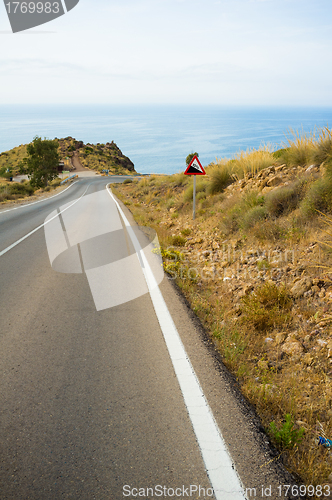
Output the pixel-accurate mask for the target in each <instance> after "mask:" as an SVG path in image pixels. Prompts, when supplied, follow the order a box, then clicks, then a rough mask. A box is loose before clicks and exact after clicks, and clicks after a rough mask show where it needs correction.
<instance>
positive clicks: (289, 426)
mask: <svg viewBox="0 0 332 500" xmlns="http://www.w3.org/2000/svg"><path fill="white" fill-rule="evenodd" d="M304 432H305V431H304V429H302V428H301V429H294V421H293V419H292V416H291V414H290V413H287V415H286V417H285V422H284V423H283V424H282V426H281V427H280V428H279V429H278V428H277V426H276V424H275V422H271V423H270V433H271V434H272V437H273V439H274V441H275V442H276V444H277V445H279V446H280V447H281V448H292V447H293V446H294V445H295V444H299V443H300V442H301V441H302V439H303V435H304Z"/></svg>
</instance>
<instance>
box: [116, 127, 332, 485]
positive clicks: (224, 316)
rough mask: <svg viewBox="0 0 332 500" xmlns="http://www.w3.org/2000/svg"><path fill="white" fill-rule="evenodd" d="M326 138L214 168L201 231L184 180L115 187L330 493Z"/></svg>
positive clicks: (240, 374)
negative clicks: (154, 234)
mask: <svg viewBox="0 0 332 500" xmlns="http://www.w3.org/2000/svg"><path fill="white" fill-rule="evenodd" d="M329 138H331V134H330V135H328V137H327V139H329ZM323 139H324V137H323V138H321V140H320V142H313V141H311V139H310V138H305V140H303V141H302V146H305V148H304V147H303V148H301V144H298V143H295V142H296V141H294V143H293V144H292V143H291V144H290V145H289V148H284V149H282V150H279V151H277V152H275V153H271V152H269V151H267V150H266V149H265V150H261V151H251V152H247V153H241V154H239V155H238V156H237V158H235V159H234V160H219V161H218V162H216V163H214V164H211V165H209V166H207V167H206V171H207V176H206V178H203V179H202V178H200V179H197V197H196V199H197V206H196V219H195V221H193V217H192V209H193V206H192V193H193V186H192V179H191V178H188V176H185V175H183V174H175V175H173V176H151V177H150V178H145V179H143V180H141V181H135V182H132V183H129V182H128V183H127V184H125V185H116V186H114V192H115V194H117V196H119V197H120V199H122V201H123V202H124V203H125V205H127V207H128V208H129V209H130V210H131V211H132V213H133V215H134V216H135V218H136V220H137V221H138V223H140V224H141V225H149V226H151V227H153V228H154V229H156V231H157V234H158V237H159V241H160V243H161V249H160V251H161V253H162V256H163V259H164V267H165V270H166V271H167V272H168V275H169V278H170V279H174V280H175V281H176V283H177V284H178V285H179V286H180V287H181V289H182V290H183V293H184V294H185V296H186V297H187V299H188V300H189V302H190V304H191V307H192V309H193V310H194V311H195V313H196V314H197V315H198V317H199V318H200V319H201V321H202V323H203V325H204V326H205V328H206V330H207V332H208V333H209V335H210V337H211V339H212V341H213V342H214V343H215V345H216V347H217V349H218V350H219V352H220V355H221V357H222V360H223V362H224V363H225V364H226V365H227V366H228V368H229V369H230V370H231V372H232V373H233V374H234V376H235V377H236V379H237V380H238V383H239V385H240V387H241V390H242V392H243V394H244V395H245V396H246V397H247V398H248V400H249V401H250V402H251V403H252V404H253V405H254V406H255V408H256V410H257V412H258V414H259V415H260V417H261V420H262V422H263V425H264V427H265V429H266V431H267V433H268V435H269V436H270V439H271V441H272V443H273V445H274V446H276V447H277V448H279V450H280V453H279V454H277V455H278V456H277V460H281V461H283V463H284V464H285V465H286V466H287V467H288V468H289V470H290V471H292V472H294V473H296V474H298V475H299V476H300V477H301V481H302V482H303V484H327V483H332V475H331V473H332V454H331V452H330V451H329V448H325V447H324V446H322V445H319V444H318V438H319V436H321V437H326V438H330V439H332V315H331V311H332V252H331V249H332V246H331V245H332V243H331V242H332V215H331V214H332V141H330V142H329V141H324V140H323ZM303 149H305V154H302V153H303ZM322 149H324V154H323V153H322ZM296 153H298V155H297V154H296ZM184 168H185V167H184Z"/></svg>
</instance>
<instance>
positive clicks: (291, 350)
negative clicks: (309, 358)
mask: <svg viewBox="0 0 332 500" xmlns="http://www.w3.org/2000/svg"><path fill="white" fill-rule="evenodd" d="M281 350H282V352H284V353H285V354H288V355H289V356H292V357H293V356H297V355H299V354H302V353H303V347H302V344H301V343H300V342H298V341H297V340H291V341H289V342H285V343H284V345H283V346H282V348H281Z"/></svg>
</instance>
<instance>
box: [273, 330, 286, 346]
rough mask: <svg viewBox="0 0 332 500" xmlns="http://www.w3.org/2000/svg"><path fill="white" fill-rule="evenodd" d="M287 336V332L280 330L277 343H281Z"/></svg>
mask: <svg viewBox="0 0 332 500" xmlns="http://www.w3.org/2000/svg"><path fill="white" fill-rule="evenodd" d="M286 337H287V333H286V332H278V333H277V335H276V344H277V345H280V344H282V343H283V342H284V340H285V338H286Z"/></svg>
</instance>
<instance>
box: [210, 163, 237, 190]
mask: <svg viewBox="0 0 332 500" xmlns="http://www.w3.org/2000/svg"><path fill="white" fill-rule="evenodd" d="M209 179H210V183H209V186H208V192H209V194H216V193H222V191H223V190H224V189H225V188H226V187H227V186H229V185H230V184H231V183H232V182H233V181H234V178H233V177H232V175H231V172H230V169H229V168H228V167H227V165H221V166H217V167H214V168H212V169H211V170H210V171H209Z"/></svg>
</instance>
